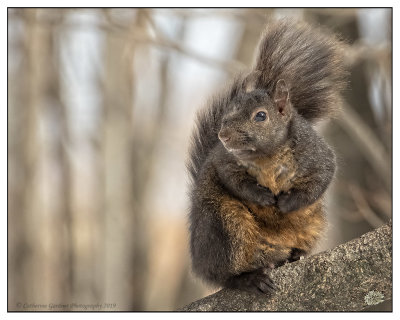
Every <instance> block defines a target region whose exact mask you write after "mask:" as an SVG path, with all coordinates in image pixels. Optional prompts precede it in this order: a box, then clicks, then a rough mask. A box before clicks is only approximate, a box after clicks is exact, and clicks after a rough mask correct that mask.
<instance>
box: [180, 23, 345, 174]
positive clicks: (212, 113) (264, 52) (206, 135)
mask: <svg viewBox="0 0 400 320" xmlns="http://www.w3.org/2000/svg"><path fill="white" fill-rule="evenodd" d="M342 52H343V48H342V44H341V43H340V41H338V40H337V39H336V38H335V37H334V36H333V35H329V34H328V33H326V34H325V33H324V32H322V31H321V29H314V28H312V27H310V26H308V25H306V24H305V23H301V22H293V21H289V20H278V21H274V22H271V23H269V24H268V25H267V26H266V29H265V32H264V34H263V35H262V37H261V41H260V44H259V53H258V56H257V59H256V63H255V67H254V69H253V70H252V72H251V73H250V76H248V77H246V78H245V77H244V76H242V75H240V76H238V77H237V78H236V79H235V80H233V84H231V86H229V87H228V89H227V90H226V91H225V92H223V93H221V94H220V95H218V96H216V97H214V98H213V100H212V101H211V103H210V104H209V105H208V106H207V108H205V109H203V110H200V112H199V113H198V114H197V123H196V128H195V130H194V133H193V136H192V141H191V149H190V154H189V162H188V165H187V167H188V170H189V172H190V174H191V177H192V179H193V181H196V178H197V176H198V174H199V171H200V170H201V167H202V165H203V163H204V161H205V159H206V158H207V156H208V154H209V152H210V150H211V149H212V148H214V146H215V145H216V143H218V131H219V129H220V127H221V118H222V115H223V114H224V112H225V111H226V109H227V106H228V105H229V102H230V101H231V100H232V98H233V97H235V96H236V95H237V94H238V92H239V91H240V90H243V88H244V87H246V86H248V79H252V80H251V82H253V81H254V82H255V83H254V86H255V87H260V88H264V89H266V90H267V92H269V93H270V95H271V94H272V92H273V90H274V89H275V88H274V86H275V84H276V83H277V81H278V80H279V79H284V80H285V82H286V83H287V84H288V86H289V92H290V100H291V102H292V104H293V106H294V107H295V108H296V109H297V111H298V113H299V114H301V115H302V116H303V117H304V118H306V119H308V120H310V121H314V120H318V119H320V118H324V117H326V116H329V115H331V114H332V113H334V112H335V111H337V109H338V108H339V105H340V91H341V90H342V89H343V87H344V84H345V82H344V76H345V72H344V68H343V57H342ZM246 79H247V80H246Z"/></svg>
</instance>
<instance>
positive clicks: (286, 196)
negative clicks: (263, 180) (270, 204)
mask: <svg viewBox="0 0 400 320" xmlns="http://www.w3.org/2000/svg"><path fill="white" fill-rule="evenodd" d="M277 198H278V201H277V206H278V208H279V210H280V211H281V212H282V213H288V212H291V211H295V210H297V209H298V203H297V202H298V201H297V199H296V196H295V195H293V193H292V192H290V191H288V192H281V193H280V194H278V196H277Z"/></svg>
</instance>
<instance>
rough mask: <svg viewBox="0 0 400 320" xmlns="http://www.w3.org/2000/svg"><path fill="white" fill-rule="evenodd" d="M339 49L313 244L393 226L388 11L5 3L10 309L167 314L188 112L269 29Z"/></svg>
mask: <svg viewBox="0 0 400 320" xmlns="http://www.w3.org/2000/svg"><path fill="white" fill-rule="evenodd" d="M276 16H293V17H296V18H300V19H304V20H307V21H310V22H312V23H315V24H317V25H318V24H320V25H323V26H326V27H328V28H329V29H331V30H333V31H334V32H337V33H339V34H341V35H342V36H343V38H345V39H346V41H347V42H348V44H349V48H348V50H347V54H346V64H347V65H348V68H349V70H350V76H349V86H348V89H347V90H346V92H345V98H346V105H345V106H343V112H342V114H341V116H339V117H338V118H337V119H335V120H332V121H330V122H328V123H324V124H321V125H320V127H319V130H321V131H322V132H323V134H324V135H325V136H326V138H327V140H328V141H329V143H330V144H331V145H332V146H333V147H334V148H335V150H336V151H337V154H338V162H339V170H338V172H337V175H336V180H335V183H334V184H333V185H332V186H331V188H330V190H329V195H328V211H329V221H330V226H329V231H328V233H327V236H326V239H325V240H324V241H323V243H321V246H320V248H318V250H325V249H328V248H332V247H334V246H336V245H337V244H339V243H342V242H345V241H348V240H350V239H352V238H355V237H358V236H360V235H361V234H363V233H365V232H367V231H369V230H371V229H373V228H375V227H378V226H380V225H381V224H383V223H384V222H385V221H387V220H388V219H389V218H390V216H391V200H392V199H391V195H392V190H391V188H392V184H391V165H392V163H391V154H392V136H391V132H392V127H391V123H392V122H391V121H392V118H391V115H392V106H391V103H392V101H391V92H392V87H391V79H392V65H391V58H392V50H391V39H392V36H391V32H392V30H391V25H392V24H391V21H392V13H391V9H308V10H302V9H8V308H9V310H25V311H26V310H174V309H176V308H178V307H182V306H183V305H185V304H187V303H189V302H191V301H193V300H195V299H198V298H201V297H202V296H204V295H206V294H208V293H211V292H212V290H214V289H212V288H207V287H206V286H204V285H203V284H202V283H201V282H200V281H199V280H197V279H196V278H195V277H194V276H193V275H192V274H191V272H190V259H189V252H188V246H187V242H188V232H187V221H186V213H187V208H188V198H187V182H188V175H187V172H186V169H185V160H186V156H187V149H188V141H189V137H190V134H191V129H192V126H193V123H194V114H195V112H196V110H197V109H198V108H200V107H201V106H203V105H204V104H205V103H206V101H207V98H208V97H209V96H210V95H211V94H212V93H214V92H216V91H217V90H218V88H219V87H221V86H222V85H223V84H224V83H225V81H226V80H227V79H229V78H230V77H231V76H232V74H234V73H235V72H237V71H238V70H242V69H243V68H246V67H247V66H250V65H251V63H252V60H253V55H254V50H255V47H256V45H257V41H258V38H259V35H260V32H261V31H262V29H263V25H264V23H265V22H266V21H267V20H268V19H270V18H271V17H276Z"/></svg>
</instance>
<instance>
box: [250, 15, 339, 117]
mask: <svg viewBox="0 0 400 320" xmlns="http://www.w3.org/2000/svg"><path fill="white" fill-rule="evenodd" d="M258 50H259V51H258V56H257V59H256V64H255V68H254V69H255V70H256V71H258V74H259V75H260V76H259V79H258V81H257V86H260V87H263V88H265V89H267V91H268V92H273V90H274V86H275V84H276V83H277V81H278V80H279V79H284V80H285V82H286V83H287V84H288V85H289V92H290V100H291V102H292V104H293V106H294V107H295V108H296V109H297V111H298V113H299V114H301V115H302V116H303V117H304V118H306V119H308V120H310V121H314V120H318V119H321V118H324V117H327V116H330V115H332V114H334V113H335V112H337V111H338V109H339V108H340V104H341V96H340V92H341V90H342V89H343V88H344V86H345V81H344V79H345V75H346V72H345V71H344V62H343V59H344V57H343V51H344V44H343V43H341V42H340V41H339V40H338V39H337V38H336V37H335V36H334V35H332V34H330V33H325V32H324V31H323V30H322V29H321V28H314V27H311V26H310V25H307V24H305V23H303V22H298V21H290V20H287V19H282V20H278V21H273V22H271V23H269V24H268V25H267V26H266V28H265V32H264V34H263V35H262V37H261V41H260V43H259V48H258Z"/></svg>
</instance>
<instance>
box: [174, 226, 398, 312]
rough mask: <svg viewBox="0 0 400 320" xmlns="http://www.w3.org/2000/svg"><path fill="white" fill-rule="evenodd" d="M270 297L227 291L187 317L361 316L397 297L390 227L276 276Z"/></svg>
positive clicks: (286, 267) (200, 302)
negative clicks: (265, 313)
mask: <svg viewBox="0 0 400 320" xmlns="http://www.w3.org/2000/svg"><path fill="white" fill-rule="evenodd" d="M271 277H272V279H273V280H274V282H275V284H276V285H277V286H278V289H277V290H276V291H275V292H274V293H273V294H272V295H271V296H266V295H261V294H260V295H256V294H251V293H248V292H245V291H239V290H230V289H222V290H220V291H218V292H217V293H214V294H213V295H210V296H208V297H205V298H203V299H200V300H198V301H195V302H193V303H191V304H189V305H187V306H185V307H183V308H182V309H181V310H182V311H359V310H363V309H365V308H367V307H369V306H371V305H375V304H379V303H381V302H383V301H386V300H390V299H391V297H392V225H391V222H389V224H386V225H384V226H382V227H380V228H379V229H376V230H374V231H372V232H368V233H366V234H364V235H362V236H361V237H360V238H358V239H355V240H352V241H350V242H347V243H345V244H342V245H339V246H337V247H336V248H334V249H332V250H329V251H326V252H323V253H320V254H317V255H314V256H311V257H309V258H307V259H303V260H299V261H297V262H293V263H289V264H286V265H284V266H282V267H280V268H277V269H274V270H272V275H271Z"/></svg>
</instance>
